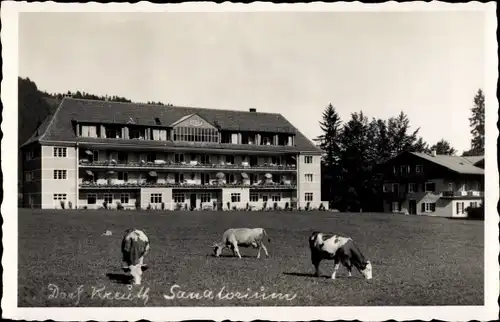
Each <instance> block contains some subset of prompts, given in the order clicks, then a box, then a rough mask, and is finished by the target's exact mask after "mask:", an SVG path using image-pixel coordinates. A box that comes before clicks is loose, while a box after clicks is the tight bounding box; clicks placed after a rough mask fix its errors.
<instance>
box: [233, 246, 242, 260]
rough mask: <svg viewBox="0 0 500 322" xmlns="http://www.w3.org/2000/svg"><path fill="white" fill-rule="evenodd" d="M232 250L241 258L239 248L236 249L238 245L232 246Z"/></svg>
mask: <svg viewBox="0 0 500 322" xmlns="http://www.w3.org/2000/svg"><path fill="white" fill-rule="evenodd" d="M234 252H235V253H236V255H238V257H239V258H240V259H241V254H240V250H239V249H238V245H236V246H234Z"/></svg>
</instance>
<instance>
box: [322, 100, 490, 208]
mask: <svg viewBox="0 0 500 322" xmlns="http://www.w3.org/2000/svg"><path fill="white" fill-rule="evenodd" d="M469 121H470V126H471V133H472V136H473V138H472V141H471V149H470V150H468V151H465V152H464V153H463V156H472V155H483V154H484V95H483V92H482V90H479V91H478V92H477V95H476V96H475V98H474V106H473V107H472V116H471V117H470V118H469ZM319 125H320V128H321V131H322V135H320V136H319V137H317V138H316V139H315V141H316V142H317V144H318V146H319V147H320V148H321V149H322V150H323V157H322V163H321V167H322V199H323V200H328V201H330V206H331V207H333V208H336V209H339V210H341V211H346V210H351V211H359V210H361V209H364V210H370V211H381V210H382V207H383V205H382V203H381V200H382V195H381V194H382V181H381V178H380V177H379V176H377V175H376V174H375V173H374V171H373V170H374V167H375V166H377V165H379V164H381V163H383V162H385V161H387V160H389V159H391V158H393V157H395V156H397V155H399V154H401V153H402V152H405V151H408V152H422V153H430V152H431V151H432V150H435V151H436V153H437V154H444V155H456V153H457V150H456V149H454V148H453V147H452V146H451V144H450V143H449V142H448V141H446V140H445V139H441V140H440V141H439V142H436V143H435V144H433V145H432V146H429V145H428V143H427V142H425V141H424V139H423V138H422V137H420V136H419V135H418V132H419V130H420V128H417V129H416V130H414V131H410V120H409V119H408V116H407V115H406V114H405V113H404V112H401V113H400V114H399V115H398V116H396V117H391V118H389V119H387V120H385V119H381V118H372V119H371V120H369V119H368V117H367V116H366V115H365V114H364V113H363V112H362V111H360V112H355V113H352V114H351V118H350V119H349V120H348V121H347V122H344V123H342V120H341V119H340V116H339V115H338V113H337V111H336V109H335V107H334V106H333V105H332V104H330V105H328V106H327V107H326V108H325V110H324V112H323V114H322V119H321V121H320V122H319Z"/></svg>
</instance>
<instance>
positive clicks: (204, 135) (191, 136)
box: [173, 120, 219, 143]
mask: <svg viewBox="0 0 500 322" xmlns="http://www.w3.org/2000/svg"><path fill="white" fill-rule="evenodd" d="M192 121H195V120H192ZM173 134H174V141H185V142H207V143H217V142H219V132H218V131H217V129H206V128H195V127H182V126H180V127H176V128H174V129H173Z"/></svg>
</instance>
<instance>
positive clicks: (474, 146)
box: [464, 89, 485, 156]
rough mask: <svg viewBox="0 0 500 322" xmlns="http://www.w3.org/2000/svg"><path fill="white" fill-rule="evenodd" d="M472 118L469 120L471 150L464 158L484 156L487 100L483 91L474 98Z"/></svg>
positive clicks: (479, 91) (465, 153)
mask: <svg viewBox="0 0 500 322" xmlns="http://www.w3.org/2000/svg"><path fill="white" fill-rule="evenodd" d="M471 111H472V116H471V117H470V118H469V122H470V127H471V131H470V132H471V134H472V140H471V149H470V150H469V151H465V152H464V156H467V155H469V156H472V155H484V117H485V115H484V113H485V99H484V93H483V91H482V90H481V89H479V90H478V91H477V94H476V96H474V106H473V107H472V109H471Z"/></svg>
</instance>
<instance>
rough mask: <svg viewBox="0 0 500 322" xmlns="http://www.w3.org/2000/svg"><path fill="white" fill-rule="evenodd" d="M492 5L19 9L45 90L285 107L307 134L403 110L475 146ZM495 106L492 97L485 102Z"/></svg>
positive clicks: (459, 144)
mask: <svg viewBox="0 0 500 322" xmlns="http://www.w3.org/2000/svg"><path fill="white" fill-rule="evenodd" d="M484 17H485V16H484V13H483V12H479V11H477V12H474V11H448V12H443V11H441V12H435V11H434V12H308V13H305V12H285V13H279V12H252V13H248V12H246V13H245V12H240V13H234V12H233V13H227V12H211V13H182V12H173V13H172V12H171V13H21V14H20V16H19V54H18V55H19V76H20V77H29V78H30V79H31V80H33V81H34V82H35V83H36V84H37V86H38V88H39V89H41V90H44V91H47V92H50V93H53V92H58V93H61V92H67V91H68V90H70V91H77V90H80V91H85V92H88V93H92V94H97V95H105V94H108V95H118V96H123V97H126V98H129V99H131V100H132V101H140V102H147V101H161V102H163V103H172V104H174V105H180V106H196V107H203V108H218V109H228V110H245V111H248V109H249V108H256V109H257V111H260V112H272V113H281V114H283V115H284V116H285V117H286V118H287V119H288V120H289V121H290V122H291V123H292V124H294V125H295V126H296V127H297V128H298V129H299V130H300V131H301V132H302V133H304V134H305V135H306V136H307V137H308V138H310V139H313V138H315V137H317V136H318V135H320V134H321V130H320V128H319V121H320V120H321V115H322V113H323V111H324V109H325V107H326V106H327V105H328V104H330V103H331V104H332V105H333V106H334V107H335V108H336V110H337V111H338V113H339V115H340V117H341V118H342V120H343V121H347V120H348V119H349V118H350V115H351V113H353V112H359V111H361V110H362V111H363V113H364V114H365V115H367V116H368V117H369V118H370V119H371V118H372V117H376V118H384V119H387V118H389V117H392V116H397V115H398V114H399V113H400V112H401V111H403V112H404V113H406V114H407V115H408V117H409V119H410V124H411V126H412V129H416V128H418V127H420V132H419V134H420V135H421V136H422V137H423V138H424V140H426V141H427V142H428V143H429V144H430V145H432V144H434V143H436V142H437V141H439V140H440V139H442V138H444V139H445V140H447V141H449V142H450V143H451V145H452V146H453V147H454V148H455V149H457V150H458V151H460V152H462V151H463V150H467V149H469V148H470V140H471V134H470V127H469V120H468V118H469V117H470V115H471V112H470V109H471V107H472V106H473V98H474V95H475V94H476V93H477V90H478V89H479V88H484V86H485V85H486V82H485V77H486V71H485V68H486V66H485V61H484V57H485V39H484V36H485V31H486V30H485V24H484V19H485V18H484ZM486 104H487V102H486Z"/></svg>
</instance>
